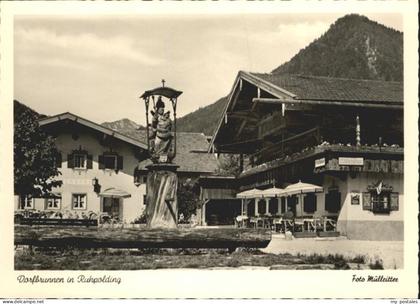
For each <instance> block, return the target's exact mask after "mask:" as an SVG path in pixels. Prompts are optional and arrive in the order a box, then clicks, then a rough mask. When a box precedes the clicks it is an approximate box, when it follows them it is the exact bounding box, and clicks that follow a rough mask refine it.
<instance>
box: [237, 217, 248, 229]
mask: <svg viewBox="0 0 420 304" xmlns="http://www.w3.org/2000/svg"><path fill="white" fill-rule="evenodd" d="M247 221H248V217H247V216H246V215H239V216H237V217H236V224H237V226H238V227H240V228H244V227H246V226H247V225H246V224H247Z"/></svg>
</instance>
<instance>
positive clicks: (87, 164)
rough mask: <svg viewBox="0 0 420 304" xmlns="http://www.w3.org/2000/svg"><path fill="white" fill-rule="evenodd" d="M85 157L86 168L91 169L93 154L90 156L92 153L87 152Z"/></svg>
mask: <svg viewBox="0 0 420 304" xmlns="http://www.w3.org/2000/svg"><path fill="white" fill-rule="evenodd" d="M86 159H87V163H86V168H87V169H92V168H93V162H92V160H93V156H92V154H88V155H87V157H86Z"/></svg>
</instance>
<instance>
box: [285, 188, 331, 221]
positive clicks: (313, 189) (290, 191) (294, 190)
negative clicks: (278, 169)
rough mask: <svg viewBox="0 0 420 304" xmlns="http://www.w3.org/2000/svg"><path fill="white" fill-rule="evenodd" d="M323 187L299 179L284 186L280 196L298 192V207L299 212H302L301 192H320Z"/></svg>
mask: <svg viewBox="0 0 420 304" xmlns="http://www.w3.org/2000/svg"><path fill="white" fill-rule="evenodd" d="M322 191H324V188H322V187H321V186H318V185H314V184H308V183H302V182H301V181H299V182H298V183H296V184H291V185H289V186H287V187H286V188H284V190H283V194H281V196H289V195H294V194H300V208H301V210H300V211H301V214H302V213H303V207H302V205H303V202H302V194H304V193H314V192H322Z"/></svg>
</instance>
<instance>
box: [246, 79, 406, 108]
mask: <svg viewBox="0 0 420 304" xmlns="http://www.w3.org/2000/svg"><path fill="white" fill-rule="evenodd" d="M250 74H251V75H253V76H256V77H258V78H261V79H263V80H265V81H267V82H269V83H271V84H273V85H275V86H277V87H280V88H282V89H284V90H287V91H289V92H290V93H292V94H294V95H295V97H294V99H299V100H323V101H329V100H330V101H343V102H346V101H347V102H383V103H403V100H404V94H403V82H398V81H381V80H360V79H345V78H332V77H323V76H304V75H290V74H260V73H250Z"/></svg>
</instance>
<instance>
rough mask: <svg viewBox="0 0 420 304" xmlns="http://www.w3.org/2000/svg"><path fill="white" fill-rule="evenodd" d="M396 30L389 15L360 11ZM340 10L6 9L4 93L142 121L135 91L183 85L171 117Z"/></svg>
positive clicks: (266, 63) (206, 99) (37, 103)
mask: <svg viewBox="0 0 420 304" xmlns="http://www.w3.org/2000/svg"><path fill="white" fill-rule="evenodd" d="M365 15H366V16H367V17H368V18H370V19H371V20H374V21H377V22H379V23H382V24H384V25H386V26H388V27H391V28H394V29H397V30H400V31H402V30H403V20H402V18H401V16H400V15H398V14H365ZM342 16H344V14H272V15H270V14H264V15H261V14H260V15H258V14H243V15H241V14H235V15H127V16H121V15H119V16H68V15H62V16H16V17H15V21H14V98H15V99H17V100H19V101H20V102H23V103H24V104H26V105H28V106H30V107H31V108H33V109H34V110H36V111H38V112H40V113H42V114H46V115H55V114H59V113H63V112H71V113H73V114H76V115H79V116H82V117H84V118H87V119H89V120H92V121H94V122H97V123H102V122H105V121H114V120H118V119H122V118H129V119H131V120H133V121H135V122H137V123H141V124H143V125H144V124H145V114H144V103H143V102H142V100H140V99H139V96H140V95H141V94H142V93H143V92H144V91H145V90H149V89H152V88H155V87H158V86H160V85H161V80H162V79H165V81H166V83H165V85H166V86H169V87H172V88H175V89H177V90H180V91H183V94H182V95H181V96H180V97H179V99H178V109H177V114H178V117H181V116H184V115H185V114H188V113H190V112H192V111H194V110H197V109H198V108H200V107H204V106H206V105H208V104H211V103H213V102H215V101H217V100H218V99H219V98H220V97H223V96H226V95H227V94H228V93H229V91H230V89H231V87H232V85H233V82H234V79H235V77H236V74H237V73H238V71H240V70H245V71H252V72H267V73H268V72H270V71H272V70H273V69H274V68H276V67H277V66H279V65H280V64H282V63H284V62H287V61H288V60H290V59H291V58H292V57H293V56H294V55H295V54H296V53H297V52H298V51H299V50H300V49H301V48H304V47H305V46H307V45H308V44H309V43H311V42H312V41H313V40H315V39H316V38H318V37H320V36H321V35H322V34H323V33H325V32H326V31H327V30H328V28H329V26H330V25H331V24H332V23H333V22H334V21H335V20H336V19H338V18H340V17H342Z"/></svg>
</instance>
